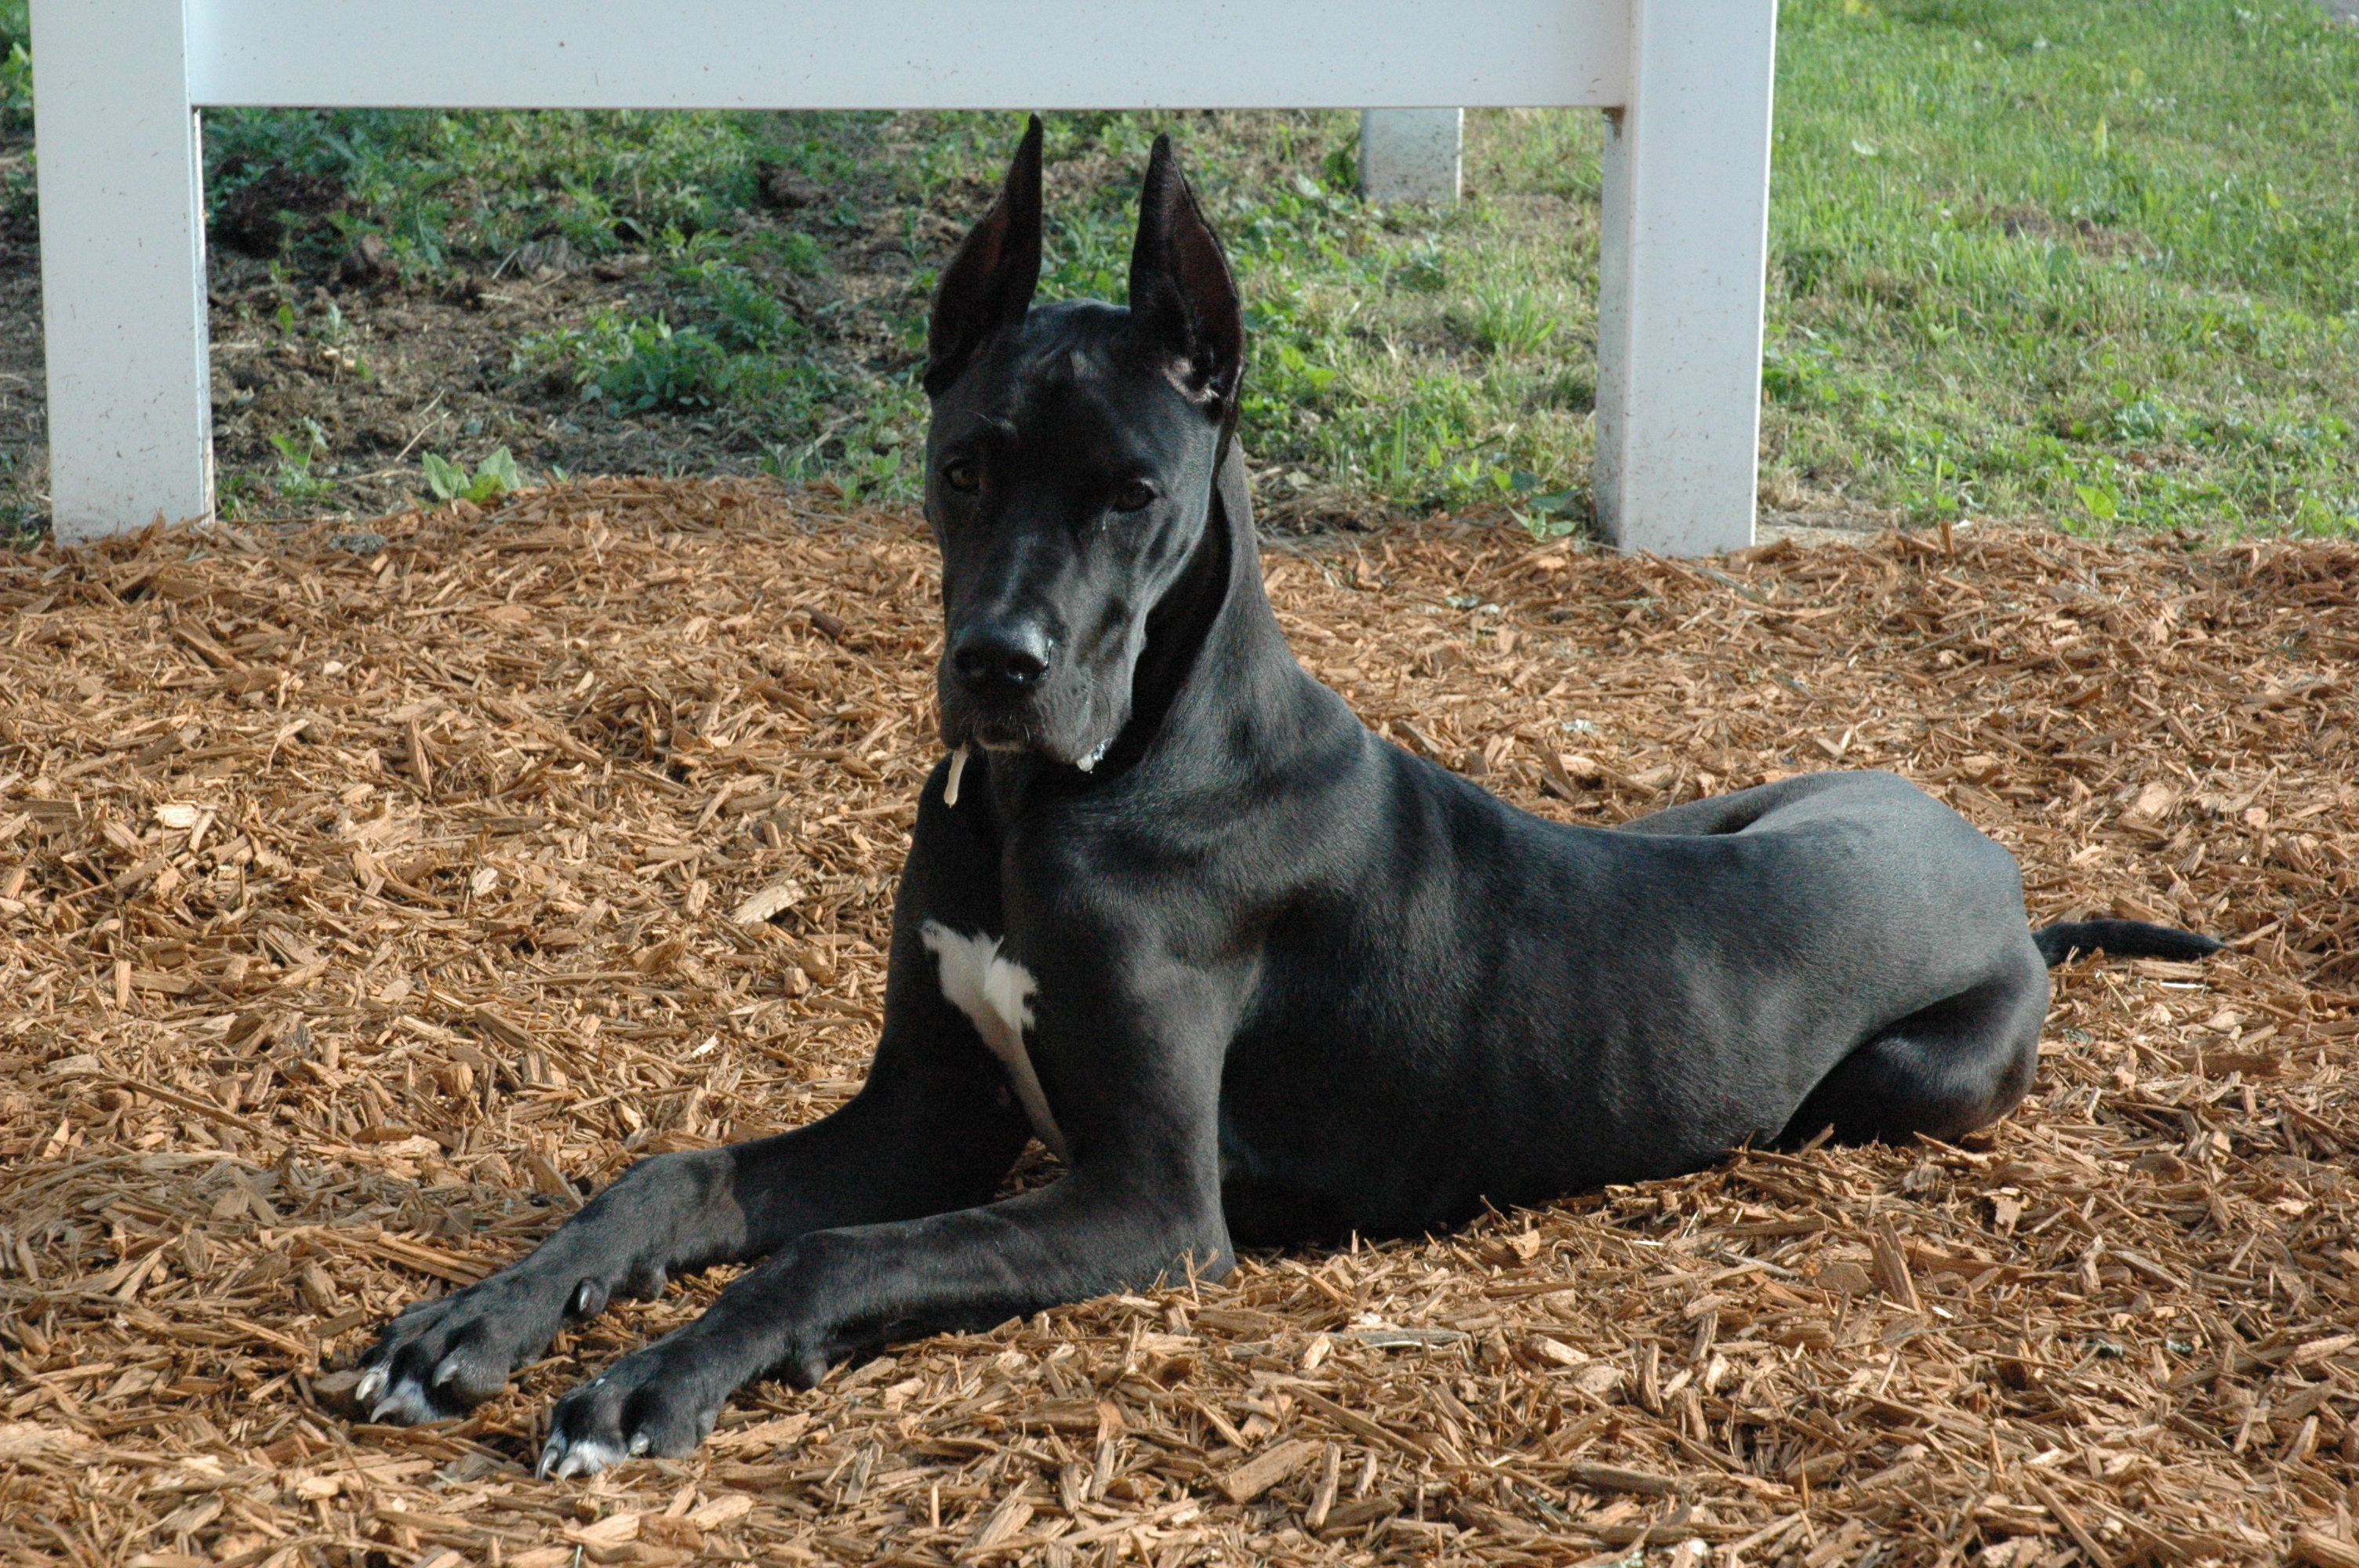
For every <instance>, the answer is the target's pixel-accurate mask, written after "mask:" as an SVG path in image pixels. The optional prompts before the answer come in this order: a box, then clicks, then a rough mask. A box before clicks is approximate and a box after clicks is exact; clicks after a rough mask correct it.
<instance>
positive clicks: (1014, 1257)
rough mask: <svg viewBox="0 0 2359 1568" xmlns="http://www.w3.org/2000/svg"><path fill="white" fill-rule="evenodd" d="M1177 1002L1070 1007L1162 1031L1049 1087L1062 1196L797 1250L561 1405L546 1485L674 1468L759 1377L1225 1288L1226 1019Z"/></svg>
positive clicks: (818, 1238) (1136, 1036)
mask: <svg viewBox="0 0 2359 1568" xmlns="http://www.w3.org/2000/svg"><path fill="white" fill-rule="evenodd" d="M1162 1000H1163V1001H1164V1003H1166V1004H1167V1005H1166V1006H1157V1007H1146V1008H1139V1009H1137V1010H1136V1011H1132V1010H1129V1009H1125V1008H1122V1007H1121V1006H1120V1005H1119V1004H1116V1005H1114V1006H1111V1007H1096V1006H1093V1007H1091V1008H1089V1009H1087V1010H1086V1011H1087V1012H1088V1013H1092V1014H1094V1015H1095V1016H1097V1017H1099V1018H1105V1017H1107V1016H1109V1015H1110V1014H1115V1015H1118V1014H1121V1013H1124V1012H1129V1014H1130V1016H1131V1017H1132V1018H1134V1019H1136V1018H1139V1017H1142V1016H1145V1017H1148V1018H1156V1019H1158V1021H1159V1022H1158V1025H1157V1026H1156V1027H1155V1028H1153V1029H1151V1030H1148V1031H1143V1032H1140V1033H1133V1031H1132V1030H1130V1029H1124V1028H1117V1029H1116V1030H1115V1031H1114V1032H1113V1033H1114V1037H1113V1038H1111V1039H1107V1038H1104V1037H1103V1036H1101V1037H1099V1038H1096V1039H1093V1040H1092V1042H1091V1044H1089V1046H1088V1047H1087V1053H1088V1059H1089V1062H1090V1065H1091V1066H1092V1068H1093V1073H1092V1076H1091V1077H1090V1078H1089V1080H1088V1081H1087V1082H1086V1083H1084V1084H1078V1085H1077V1084H1073V1083H1072V1082H1071V1080H1070V1079H1069V1080H1065V1092H1064V1093H1062V1094H1060V1099H1059V1105H1058V1114H1059V1118H1060V1121H1062V1122H1063V1123H1064V1126H1065V1130H1066V1132H1067V1134H1068V1136H1069V1137H1070V1139H1071V1144H1072V1152H1073V1170H1072V1172H1071V1174H1069V1175H1068V1176H1066V1177H1065V1178H1064V1179H1063V1180H1062V1181H1060V1182H1059V1183H1057V1184H1055V1185H1053V1186H1049V1187H1046V1188H1043V1189H1041V1190H1039V1191H1037V1192H1031V1193H1027V1194H1024V1195H1021V1196H1019V1197H1014V1198H1009V1199H1006V1200H1005V1201H1002V1202H999V1203H994V1204H988V1205H984V1206H980V1207H975V1208H968V1209H960V1210H956V1211H953V1212H950V1213H944V1214H936V1215H931V1216H928V1217H924V1218H918V1219H909V1220H904V1221H899V1222H896V1223H892V1224H885V1225H865V1226H857V1227H844V1228H841V1229H834V1230H825V1231H816V1232H813V1233H811V1234H809V1235H806V1236H802V1237H800V1238H797V1239H796V1240H794V1241H792V1242H790V1243H788V1245H787V1246H785V1247H783V1248H781V1249H779V1250H778V1251H777V1253H776V1254H774V1255H773V1256H772V1257H770V1258H769V1259H768V1260H766V1261H765V1262H763V1263H762V1264H760V1265H759V1266H758V1267H756V1268H755V1269H753V1270H752V1271H749V1272H747V1273H746V1274H745V1276H744V1277H742V1278H740V1279H739V1280H737V1281H735V1282H734V1283H733V1284H732V1285H731V1286H730V1287H729V1288H728V1290H726V1291H725V1292H723V1293H722V1296H721V1299H720V1300H719V1301H718V1302H716V1303H714V1304H713V1305H712V1309H711V1310H710V1311H708V1312H707V1313H706V1314H704V1315H703V1316H702V1317H701V1318H700V1319H698V1320H697V1321H696V1322H695V1323H692V1324H690V1325H688V1326H687V1327H685V1328H682V1329H679V1330H678V1331H677V1332H675V1333H673V1334H671V1335H669V1336H666V1337H665V1338H663V1339H660V1340H658V1341H657V1342H656V1343H655V1344H653V1345H651V1346H647V1348H646V1349H644V1350H640V1351H637V1352H635V1353H634V1354H632V1355H630V1356H626V1357H624V1358H623V1359H622V1360H620V1361H618V1362H616V1363H615V1364H614V1367H612V1368H609V1369H608V1370H607V1372H606V1373H605V1374H604V1375H603V1376H602V1377H600V1378H597V1379H593V1380H592V1381H591V1382H588V1383H585V1384H583V1385H582V1386H581V1387H580V1388H577V1389H575V1390H573V1391H572V1392H571V1393H569V1394H567V1395H566V1396H565V1398H564V1399H563V1400H560V1401H559V1403H558V1406H557V1409H556V1411H554V1412H553V1414H552V1415H551V1417H550V1422H549V1444H548V1446H547V1448H546V1449H545V1450H544V1452H543V1454H542V1458H541V1463H542V1467H543V1469H544V1470H547V1471H554V1472H556V1473H557V1474H560V1475H567V1474H572V1473H574V1472H577V1471H579V1472H590V1471H595V1470H599V1469H603V1468H604V1467H605V1466H606V1465H612V1464H614V1463H615V1462H616V1461H617V1460H619V1459H622V1458H624V1457H625V1456H627V1455H630V1454H665V1455H678V1454H685V1453H687V1452H689V1451H690V1449H692V1448H694V1447H695V1446H696V1444H698V1443H699V1442H700V1441H701V1439H702V1438H703V1436H704V1434H705V1433H708V1432H710V1431H711V1430H712V1423H713V1422H714V1420H715V1419H716V1418H717V1417H718V1416H719V1414H720V1411H721V1406H722V1403H723V1401H724V1400H727V1398H728V1397H729V1395H730V1393H731V1392H732V1391H733V1390H736V1389H737V1388H739V1387H740V1386H741V1385H743V1384H745V1383H746V1382H748V1381H750V1380H752V1379H756V1378H758V1377H762V1376H765V1375H771V1376H777V1377H781V1378H785V1379H789V1380H791V1381H793V1382H796V1383H799V1384H801V1385H804V1386H809V1385H810V1384H813V1383H816V1382H817V1381H818V1380H819V1379H821V1378H822V1377H824V1376H825V1375H826V1372H827V1369H828V1368H829V1367H830V1366H832V1364H834V1363H835V1362H837V1361H839V1360H841V1359H843V1357H847V1356H852V1355H857V1354H860V1353H862V1352H864V1351H869V1350H874V1349H877V1348H879V1347H881V1346H884V1345H886V1344H888V1343H891V1342H894V1341H897V1340H906V1339H913V1338H918V1337H919V1336H924V1335H927V1334H932V1333H940V1332H948V1331H957V1330H973V1329H981V1328H987V1327H990V1326H991V1325H994V1324H998V1323H1004V1322H1006V1320H1007V1319H1008V1318H1010V1317H1015V1316H1019V1315H1022V1314H1029V1313H1033V1312H1038V1311H1040V1310H1041V1309H1043V1308H1046V1307H1049V1306H1054V1305H1057V1304H1059V1303H1065V1302H1071V1301H1079V1300H1082V1299H1084V1298H1087V1297H1090V1296H1093V1295H1102V1294H1104V1293H1105V1292H1110V1291H1116V1290H1122V1289H1125V1288H1135V1287H1138V1286H1143V1285H1147V1284H1150V1283H1152V1282H1153V1281H1155V1280H1156V1279H1157V1278H1158V1277H1165V1278H1171V1279H1178V1278H1182V1277H1184V1276H1185V1275H1186V1274H1187V1272H1188V1271H1190V1270H1193V1271H1197V1272H1198V1273H1201V1274H1207V1275H1210V1276H1212V1277H1218V1276H1219V1275H1221V1274H1223V1273H1225V1272H1226V1271H1228V1268H1229V1266H1230V1262H1231V1252H1230V1244H1229V1235H1228V1227H1227V1224H1226V1221H1225V1219H1224V1218H1223V1214H1222V1210H1221V1189H1220V1157H1219V1138H1218V1119H1219V1098H1220V1076H1221V1065H1222V1060H1223V1054H1224V1052H1225V1047H1226V1044H1227V1038H1228V1033H1229V1026H1228V1023H1227V1022H1225V1020H1227V1019H1230V1018H1233V1017H1234V1011H1233V1010H1232V1009H1229V1008H1224V1007H1220V1006H1218V1005H1215V1006H1212V1007H1208V1008H1204V1009H1184V1010H1180V1011H1172V1010H1170V1009H1169V1006H1168V1004H1169V1003H1171V1002H1174V1001H1177V1000H1179V999H1177V998H1175V997H1173V996H1171V995H1169V993H1168V992H1167V993H1166V994H1165V996H1164V997H1163V999H1162ZM1215 1017H1219V1018H1221V1019H1223V1021H1224V1022H1221V1023H1220V1024H1219V1025H1218V1026H1217V1027H1216V1026H1214V1025H1213V1024H1212V1019H1213V1018H1215ZM1175 1020H1176V1021H1177V1022H1179V1023H1180V1025H1182V1027H1181V1028H1180V1029H1179V1030H1176V1031H1175V1029H1174V1028H1173V1027H1172V1025H1173V1023H1174V1021H1175ZM1183 1036H1184V1037H1183Z"/></svg>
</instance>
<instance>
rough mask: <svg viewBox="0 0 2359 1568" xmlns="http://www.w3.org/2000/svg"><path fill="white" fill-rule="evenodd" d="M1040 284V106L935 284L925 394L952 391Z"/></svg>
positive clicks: (1021, 314)
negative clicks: (1000, 182)
mask: <svg viewBox="0 0 2359 1568" xmlns="http://www.w3.org/2000/svg"><path fill="white" fill-rule="evenodd" d="M1039 285H1040V116H1039V115H1038V114H1035V115H1033V116H1032V120H1031V124H1028V125H1027V126H1026V127H1025V131H1024V140H1023V141H1021V142H1020V143H1018V144H1017V145H1016V157H1015V159H1014V161H1012V162H1011V163H1009V164H1008V166H1007V183H1006V186H1005V187H1003V188H1002V189H1001V190H1000V192H999V200H996V201H995V202H993V203H992V204H991V211H988V212H986V213H984V218H983V222H980V223H977V224H976V225H975V226H974V228H973V232H970V233H969V234H968V235H967V237H966V240H965V242H964V243H962V244H961V245H960V246H959V249H958V254H957V255H955V256H953V257H951V265H948V266H947V267H944V268H943V269H942V280H941V283H940V285H939V286H938V287H936V288H935V290H934V315H933V319H932V321H931V322H930V323H929V324H928V326H927V328H926V377H925V384H926V395H927V396H929V397H940V395H942V394H943V393H945V392H947V391H949V390H950V386H951V383H952V382H954V381H956V380H958V378H959V373H961V372H962V371H963V370H965V369H966V367H967V362H968V361H969V360H972V359H973V357H974V354H975V351H976V350H978V349H980V348H982V347H983V345H984V343H986V342H988V341H991V338H992V336H993V334H995V333H996V332H997V331H998V330H1000V329H1001V328H1002V327H1008V326H1014V325H1016V323H1018V322H1020V321H1022V320H1023V319H1024V314H1025V312H1026V311H1027V310H1029V309H1031V308H1032V292H1033V290H1034V289H1036V288H1038V287H1039Z"/></svg>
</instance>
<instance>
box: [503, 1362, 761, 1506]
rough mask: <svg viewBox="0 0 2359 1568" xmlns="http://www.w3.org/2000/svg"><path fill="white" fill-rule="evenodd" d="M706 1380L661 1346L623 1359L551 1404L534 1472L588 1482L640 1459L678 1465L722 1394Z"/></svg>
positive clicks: (715, 1413) (713, 1416) (714, 1416)
mask: <svg viewBox="0 0 2359 1568" xmlns="http://www.w3.org/2000/svg"><path fill="white" fill-rule="evenodd" d="M706 1382H707V1379H703V1378H701V1377H699V1376H698V1375H697V1368H696V1365H695V1362H694V1360H693V1358H683V1357H675V1356H671V1355H668V1354H667V1353H666V1352H665V1350H664V1348H663V1346H660V1345H658V1346H651V1347H649V1348H648V1349H646V1350H641V1351H638V1352H636V1353H635V1354H633V1355H629V1356H625V1357H623V1358H622V1359H621V1360H620V1361H617V1362H615V1363H614V1365H613V1366H612V1367H610V1368H607V1369H606V1370H605V1371H604V1372H603V1373H602V1374H600V1375H599V1376H598V1377H595V1378H592V1379H591V1380H590V1381H588V1382H586V1383H583V1384H582V1385H581V1386H580V1387H579V1388H577V1389H575V1390H573V1391H572V1392H571V1393H569V1394H567V1395H566V1396H565V1397H564V1398H563V1399H561V1400H558V1401H557V1408H556V1409H555V1410H553V1411H549V1441H548V1443H547V1444H543V1445H542V1447H541V1451H540V1465H539V1472H538V1473H539V1474H540V1475H541V1476H560V1477H562V1476H594V1475H596V1474H597V1473H598V1472H599V1471H601V1470H604V1469H608V1468H610V1467H612V1466H613V1465H619V1464H621V1463H622V1462H623V1461H624V1460H625V1459H636V1458H637V1457H639V1456H640V1455H642V1454H653V1455H655V1456H656V1457H658V1458H661V1459H677V1458H679V1457H680V1456H682V1455H683V1454H690V1453H692V1452H694V1450H695V1448H696V1445H697V1444H700V1443H701V1442H703V1441H704V1439H705V1434H706V1433H710V1432H711V1431H712V1423H713V1422H715V1421H717V1420H719V1419H720V1416H721V1402H722V1400H723V1399H725V1398H727V1396H728V1390H725V1389H723V1390H720V1391H718V1392H714V1391H712V1390H710V1389H708V1388H707V1387H706V1386H705V1384H706Z"/></svg>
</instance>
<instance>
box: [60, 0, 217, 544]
mask: <svg viewBox="0 0 2359 1568" xmlns="http://www.w3.org/2000/svg"><path fill="white" fill-rule="evenodd" d="M32 29H33V114H34V134H35V136H36V138H37V139H38V146H39V148H40V160H39V180H40V201H41V309H42V316H43V327H44V331H45V334H46V340H47V347H48V360H49V505H50V514H51V517H52V518H53V520H54V525H55V527H56V530H57V536H58V538H59V539H60V540H61V541H63V542H66V543H69V544H71V543H76V542H79V541H81V540H84V539H90V538H95V537H99V536H101V535H108V534H119V533H125V532H128V531H129V530H131V529H135V528H139V527H143V526H145V525H146V524H147V523H149V522H151V521H152V520H153V519H154V518H155V516H156V514H158V512H160V513H162V514H164V515H165V517H166V518H168V519H169V520H172V521H176V522H177V521H181V520H185V519H189V518H196V517H203V516H206V515H208V514H210V513H211V512H212V503H213V493H212V492H213V485H212V399H211V395H210V393H211V373H210V368H209V355H208V351H207V345H206V341H205V281H204V243H205V237H204V223H203V220H202V212H201V204H200V201H199V198H198V189H199V181H200V179H201V178H202V166H201V163H200V162H199V159H198V157H197V124H196V116H195V114H193V113H192V112H191V111H190V106H189V95H188V88H187V78H186V76H185V74H184V73H183V69H182V55H181V48H182V38H181V10H180V0H33V7H32Z"/></svg>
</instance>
